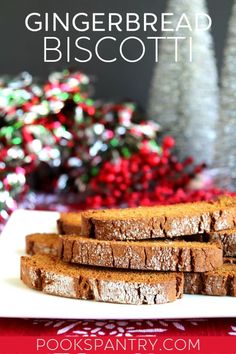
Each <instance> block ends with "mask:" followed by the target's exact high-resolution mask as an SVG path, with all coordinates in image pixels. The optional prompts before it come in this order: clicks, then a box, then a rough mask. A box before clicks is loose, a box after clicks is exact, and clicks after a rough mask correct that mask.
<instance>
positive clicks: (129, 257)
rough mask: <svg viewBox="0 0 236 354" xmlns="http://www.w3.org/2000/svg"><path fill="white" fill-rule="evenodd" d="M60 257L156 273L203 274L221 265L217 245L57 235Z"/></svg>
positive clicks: (68, 260)
mask: <svg viewBox="0 0 236 354" xmlns="http://www.w3.org/2000/svg"><path fill="white" fill-rule="evenodd" d="M60 241H61V251H60V253H61V257H62V260H63V261H65V262H72V263H78V264H85V265H92V266H100V267H111V268H125V269H140V270H156V271H180V272H206V271H210V270H214V269H216V268H218V267H220V266H222V264H223V255H222V249H221V248H220V246H219V245H218V244H217V243H201V242H185V241H156V240H152V241H103V240H96V239H90V238H84V237H77V236H61V237H60Z"/></svg>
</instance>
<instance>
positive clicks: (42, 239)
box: [25, 234, 59, 256]
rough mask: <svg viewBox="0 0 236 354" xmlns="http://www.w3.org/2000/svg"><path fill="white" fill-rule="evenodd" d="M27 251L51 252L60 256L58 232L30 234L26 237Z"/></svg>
mask: <svg viewBox="0 0 236 354" xmlns="http://www.w3.org/2000/svg"><path fill="white" fill-rule="evenodd" d="M25 243H26V247H25V248H26V253H27V254H29V255H31V256H32V255H34V254H50V255H52V256H58V250H59V235H58V234H30V235H27V236H26V237H25Z"/></svg>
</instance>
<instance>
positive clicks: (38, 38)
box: [0, 0, 233, 108]
mask: <svg viewBox="0 0 236 354" xmlns="http://www.w3.org/2000/svg"><path fill="white" fill-rule="evenodd" d="M207 3H208V7H209V13H210V15H211V17H212V20H213V26H212V34H213V37H214V43H215V49H216V56H217V65H218V69H219V70H220V68H221V65H222V58H223V48H224V42H225V38H226V34H227V24H228V20H229V17H230V14H231V12H232V5H233V0H226V1H223V0H207ZM165 6H166V0H145V1H137V0H129V1H126V0H120V1H118V2H117V1H114V0H103V1H97V0H70V1H58V0H50V1H47V0H32V1H28V0H21V1H17V0H8V1H1V5H0V43H1V55H0V75H1V74H6V73H8V74H17V73H19V72H21V71H24V70H27V71H29V72H30V73H32V74H33V75H34V76H38V77H40V78H46V77H47V75H48V74H49V73H50V72H52V71H53V70H55V69H62V68H64V67H66V66H67V64H66V63H65V62H64V63H63V61H61V62H60V64H57V63H46V64H45V63H43V36H45V35H46V33H45V32H30V31H28V30H27V29H26V28H25V24H24V19H25V17H26V15H27V14H28V13H30V12H40V13H44V12H57V13H58V14H59V15H60V14H61V15H63V14H64V13H65V12H70V14H76V13H77V12H87V13H92V12H119V13H126V12H137V13H140V14H142V13H143V12H155V13H157V14H159V13H161V12H164V11H165ZM47 35H48V36H50V35H52V33H50V32H47ZM69 35H70V36H71V37H72V38H77V37H78V36H79V33H76V32H75V31H73V32H72V33H70V34H69ZM89 35H90V36H91V39H92V40H91V46H92V47H93V44H94V43H95V42H96V40H97V38H100V37H101V35H104V34H103V33H102V32H97V33H90V34H89ZM137 35H138V36H140V38H141V39H142V38H144V36H146V35H145V34H144V33H143V32H142V31H140V33H137ZM57 36H58V37H61V36H62V34H61V33H60V31H59V32H58V33H57ZM116 36H117V38H118V39H119V38H120V39H122V38H124V37H127V33H125V32H123V33H116ZM130 50H132V46H130ZM109 51H110V47H109V45H107V46H106V47H105V46H104V53H109ZM154 64H155V63H154V57H153V50H151V48H149V47H148V48H147V52H146V55H145V57H144V58H143V59H142V60H141V61H140V62H139V63H132V64H129V63H126V62H124V61H123V60H117V62H116V63H111V64H107V63H102V62H100V61H99V60H97V59H95V58H94V59H92V60H91V61H90V62H88V63H84V64H82V63H81V64H78V65H77V68H78V67H79V68H80V69H81V70H83V71H85V72H86V73H88V74H92V75H95V76H96V77H97V79H98V80H97V83H96V92H95V94H96V97H99V98H103V99H112V100H116V99H117V98H124V97H129V98H131V99H133V100H135V101H137V102H138V103H140V104H141V105H142V106H143V107H144V108H145V106H146V104H147V99H148V89H149V85H150V81H151V75H152V68H153V66H154Z"/></svg>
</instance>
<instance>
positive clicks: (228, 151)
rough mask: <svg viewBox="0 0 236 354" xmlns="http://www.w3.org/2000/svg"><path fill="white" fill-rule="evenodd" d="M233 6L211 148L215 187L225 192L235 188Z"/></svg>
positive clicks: (235, 25) (235, 36)
mask: <svg viewBox="0 0 236 354" xmlns="http://www.w3.org/2000/svg"><path fill="white" fill-rule="evenodd" d="M235 53H236V2H234V6H233V11H232V16H231V19H230V23H229V33H228V40H227V45H226V49H225V54H224V66H223V72H222V87H221V110H220V119H219V123H218V126H217V139H216V144H215V150H216V154H215V161H214V164H215V167H217V168H218V174H219V175H220V176H221V178H219V184H220V185H221V186H224V187H228V188H235V185H236V154H235V151H236V89H235V87H236V62H235Z"/></svg>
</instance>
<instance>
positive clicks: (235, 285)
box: [184, 264, 236, 296]
mask: <svg viewBox="0 0 236 354" xmlns="http://www.w3.org/2000/svg"><path fill="white" fill-rule="evenodd" d="M184 293H185V294H201V295H212V296H236V264H224V265H223V266H222V267H220V268H219V269H217V270H216V271H213V272H206V273H185V274H184Z"/></svg>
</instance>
